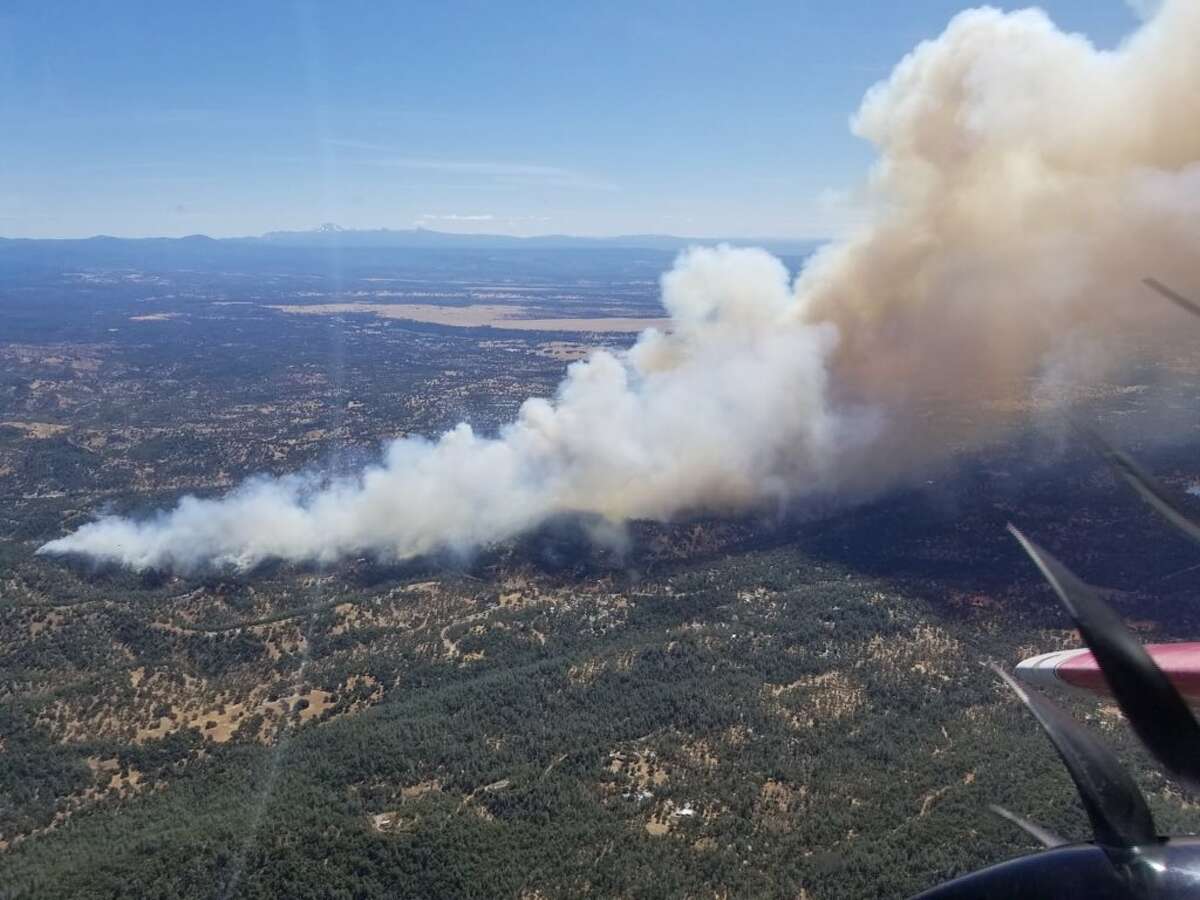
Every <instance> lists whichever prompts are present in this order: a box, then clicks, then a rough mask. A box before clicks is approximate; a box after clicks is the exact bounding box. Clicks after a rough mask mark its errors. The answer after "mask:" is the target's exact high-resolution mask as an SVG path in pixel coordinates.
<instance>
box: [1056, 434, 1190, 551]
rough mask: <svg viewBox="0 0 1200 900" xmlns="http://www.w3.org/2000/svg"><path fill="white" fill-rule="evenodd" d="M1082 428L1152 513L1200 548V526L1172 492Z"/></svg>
mask: <svg viewBox="0 0 1200 900" xmlns="http://www.w3.org/2000/svg"><path fill="white" fill-rule="evenodd" d="M1080 427H1081V428H1083V431H1084V433H1085V435H1086V436H1087V438H1088V440H1090V441H1091V442H1092V443H1093V444H1094V445H1095V446H1096V448H1097V450H1099V451H1100V453H1101V454H1102V455H1103V456H1104V458H1105V460H1106V461H1107V462H1108V464H1109V465H1110V466H1112V467H1113V469H1115V470H1116V472H1117V474H1118V475H1120V476H1121V477H1122V478H1123V479H1125V481H1126V482H1128V483H1129V486H1130V487H1131V488H1133V490H1134V491H1135V492H1136V493H1137V495H1138V496H1139V497H1141V498H1142V500H1144V501H1145V502H1146V504H1147V505H1149V506H1150V508H1151V509H1153V510H1154V511H1155V512H1156V513H1158V514H1159V515H1160V516H1162V517H1163V518H1164V519H1166V520H1167V521H1168V522H1170V523H1171V524H1172V525H1174V526H1175V527H1176V528H1178V529H1179V530H1180V531H1182V532H1183V533H1184V534H1185V535H1187V536H1188V537H1189V538H1191V539H1192V540H1193V541H1195V542H1196V543H1197V544H1200V524H1197V523H1196V522H1194V521H1192V520H1191V519H1190V518H1189V517H1188V516H1187V515H1185V514H1184V512H1183V511H1182V510H1181V509H1180V508H1179V505H1178V503H1177V502H1176V501H1175V499H1174V498H1173V497H1172V496H1171V494H1170V492H1169V491H1168V490H1167V489H1166V488H1165V487H1163V485H1162V483H1161V482H1160V481H1158V479H1156V478H1155V477H1154V476H1153V475H1151V474H1150V473H1149V472H1147V471H1146V470H1145V469H1143V468H1142V467H1141V466H1139V465H1138V464H1137V463H1136V462H1134V461H1133V459H1132V458H1130V456H1129V455H1128V454H1126V453H1122V452H1121V451H1120V450H1118V449H1116V448H1115V447H1113V446H1112V445H1110V444H1109V443H1108V442H1107V441H1106V440H1104V438H1102V437H1101V436H1100V435H1099V434H1097V433H1096V432H1095V431H1094V430H1093V429H1091V428H1086V427H1084V426H1080Z"/></svg>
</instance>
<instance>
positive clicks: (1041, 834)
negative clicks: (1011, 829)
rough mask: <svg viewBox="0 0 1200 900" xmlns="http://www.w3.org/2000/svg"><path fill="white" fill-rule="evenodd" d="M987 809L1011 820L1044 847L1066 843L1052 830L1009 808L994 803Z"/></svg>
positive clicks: (1059, 845)
mask: <svg viewBox="0 0 1200 900" xmlns="http://www.w3.org/2000/svg"><path fill="white" fill-rule="evenodd" d="M988 809H990V810H991V811H992V812H994V813H995V814H996V815H998V816H999V817H1000V818H1002V819H1007V820H1008V821H1010V822H1012V823H1013V824H1014V825H1016V826H1017V827H1018V828H1020V829H1021V830H1022V831H1024V832H1025V833H1026V834H1028V835H1029V836H1030V837H1031V838H1033V839H1034V840H1035V841H1037V842H1038V843H1039V844H1041V845H1042V846H1043V847H1045V848H1046V849H1050V848H1051V847H1061V846H1063V845H1064V844H1066V843H1067V842H1066V841H1065V840H1063V839H1062V838H1060V837H1059V836H1058V835H1057V834H1055V833H1054V832H1053V831H1050V830H1049V829H1047V828H1043V827H1042V826H1041V825H1038V824H1036V823H1034V822H1031V821H1029V820H1028V819H1027V818H1025V817H1024V816H1022V815H1018V814H1017V813H1015V812H1013V811H1012V810H1011V809H1005V808H1004V807H1003V806H1000V805H998V804H996V803H993V804H991V805H990V806H988Z"/></svg>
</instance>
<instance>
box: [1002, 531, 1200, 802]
mask: <svg viewBox="0 0 1200 900" xmlns="http://www.w3.org/2000/svg"><path fill="white" fill-rule="evenodd" d="M1008 529H1009V531H1010V532H1011V533H1012V535H1013V536H1014V537H1015V538H1016V539H1017V540H1018V541H1019V542H1020V543H1021V546H1022V547H1023V548H1024V549H1025V552H1026V553H1028V554H1029V556H1030V558H1031V559H1032V560H1033V561H1034V563H1036V564H1037V567H1038V568H1039V569H1040V570H1041V572H1042V575H1044V576H1045V578H1046V580H1047V581H1049V582H1050V585H1051V586H1052V587H1053V588H1054V590H1055V592H1056V593H1057V594H1058V596H1059V598H1060V599H1061V600H1062V602H1063V605H1064V606H1065V607H1066V608H1067V612H1068V613H1070V615H1071V618H1072V619H1074V620H1075V625H1076V627H1077V628H1078V629H1079V633H1080V634H1081V635H1082V636H1083V640H1084V642H1085V643H1086V644H1087V645H1088V649H1089V650H1091V651H1092V655H1093V656H1094V657H1095V658H1096V663H1097V664H1098V665H1099V666H1100V670H1101V671H1102V672H1103V673H1104V678H1105V680H1106V681H1107V682H1108V686H1109V688H1110V689H1111V691H1112V695H1113V698H1114V699H1115V700H1116V701H1117V705H1118V706H1120V707H1121V711H1122V712H1123V713H1125V717H1126V718H1127V719H1129V724H1130V725H1132V726H1133V730H1134V731H1135V732H1136V733H1137V735H1138V737H1139V738H1141V740H1142V743H1143V744H1145V745H1146V747H1147V749H1149V750H1150V752H1151V753H1153V754H1154V756H1155V757H1156V758H1157V759H1158V760H1159V762H1161V763H1162V765H1163V766H1164V767H1165V768H1166V769H1167V770H1168V771H1169V772H1170V773H1171V774H1172V775H1174V776H1175V777H1176V778H1178V779H1179V780H1180V781H1181V782H1182V783H1184V784H1185V785H1187V786H1188V788H1190V789H1191V790H1192V791H1196V792H1200V724H1197V722H1196V719H1195V717H1194V716H1193V715H1192V713H1191V710H1190V709H1188V705H1187V703H1186V702H1185V701H1184V699H1183V697H1181V696H1180V694H1179V691H1177V690H1176V689H1175V686H1174V685H1172V684H1171V682H1170V681H1169V680H1168V679H1167V676H1166V675H1164V674H1163V672H1162V669H1160V668H1159V667H1158V665H1157V664H1156V663H1155V662H1154V660H1153V659H1152V658H1151V657H1150V654H1148V653H1147V652H1146V650H1145V648H1144V647H1142V645H1141V643H1140V642H1139V641H1138V639H1137V637H1135V636H1134V634H1133V632H1132V631H1130V630H1129V629H1128V628H1127V627H1126V626H1125V623H1124V622H1122V621H1121V618H1120V616H1118V615H1117V614H1116V612H1114V611H1113V609H1112V607H1110V606H1109V605H1108V604H1107V603H1106V602H1105V601H1104V600H1103V599H1101V597H1100V595H1099V594H1098V593H1097V591H1096V590H1095V588H1093V587H1091V586H1090V585H1088V584H1086V583H1085V582H1084V581H1082V580H1081V579H1080V578H1079V577H1078V576H1076V575H1075V574H1074V573H1073V572H1072V571H1071V570H1070V569H1068V568H1067V567H1066V566H1064V565H1063V564H1062V563H1061V562H1059V561H1058V560H1057V559H1055V558H1054V557H1053V556H1051V555H1050V554H1049V553H1048V552H1046V551H1045V550H1044V549H1042V548H1041V547H1039V546H1038V545H1037V544H1035V543H1034V542H1033V541H1031V540H1030V539H1029V538H1027V537H1026V536H1025V535H1023V534H1022V533H1021V532H1020V531H1019V530H1018V529H1017V528H1016V527H1014V526H1012V525H1009V526H1008Z"/></svg>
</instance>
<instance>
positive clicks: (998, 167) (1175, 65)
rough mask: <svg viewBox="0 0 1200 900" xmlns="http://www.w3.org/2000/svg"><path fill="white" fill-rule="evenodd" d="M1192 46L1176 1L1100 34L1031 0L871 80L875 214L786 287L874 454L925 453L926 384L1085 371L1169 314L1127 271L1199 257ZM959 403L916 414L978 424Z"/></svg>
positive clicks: (903, 458)
mask: <svg viewBox="0 0 1200 900" xmlns="http://www.w3.org/2000/svg"><path fill="white" fill-rule="evenodd" d="M1198 50H1200V3H1195V2H1193V0H1174V2H1168V3H1166V4H1164V5H1163V6H1162V8H1161V10H1160V11H1159V12H1158V14H1157V16H1156V17H1155V18H1153V19H1151V20H1150V21H1149V22H1147V23H1146V24H1144V25H1143V26H1142V27H1141V28H1140V30H1138V31H1137V32H1136V33H1135V34H1133V35H1132V36H1131V37H1130V38H1129V39H1128V40H1127V41H1126V42H1125V43H1124V44H1123V45H1122V46H1121V47H1119V48H1118V49H1116V50H1114V51H1111V52H1106V51H1100V50H1097V49H1095V48H1094V47H1093V46H1092V45H1091V44H1090V43H1088V41H1087V40H1086V39H1085V38H1083V37H1081V36H1079V35H1071V34H1066V33H1064V32H1062V31H1059V30H1058V29H1057V28H1056V27H1055V26H1054V25H1053V24H1052V23H1051V21H1050V20H1049V19H1048V18H1047V17H1046V16H1045V15H1044V14H1043V13H1042V12H1041V11H1039V10H1026V11H1023V12H1017V13H1012V14H1007V15H1006V14H1004V13H1001V12H999V11H997V10H994V9H978V10H970V11H967V12H964V13H962V14H960V15H959V16H957V17H956V18H955V19H954V20H953V21H952V22H951V23H950V25H949V26H948V28H947V29H946V31H945V33H943V34H942V35H941V36H940V37H939V38H937V39H936V40H933V41H928V42H925V43H923V44H921V45H920V46H919V47H918V48H917V49H916V50H914V51H913V52H912V53H911V54H910V55H909V56H908V57H906V58H905V59H904V60H903V61H902V62H901V63H900V64H899V65H898V66H897V67H896V69H895V71H894V72H893V73H892V75H891V77H890V79H888V80H887V81H886V82H883V83H881V84H879V85H876V86H875V87H874V88H872V89H871V91H870V92H869V93H868V94H867V96H866V98H865V100H864V102H863V104H862V107H861V109H860V110H859V112H858V115H857V116H856V117H855V119H854V123H853V125H854V129H855V131H856V133H858V134H859V135H861V136H862V137H864V138H867V139H868V140H870V141H872V142H873V143H874V144H875V145H876V146H877V147H878V149H879V153H880V158H879V161H878V163H877V164H876V166H875V169H874V171H873V173H872V177H871V184H870V190H871V197H872V199H873V200H874V202H875V203H876V206H877V208H876V212H875V216H874V222H873V224H872V225H871V226H870V227H869V228H867V229H865V230H864V231H863V232H862V233H861V234H860V235H858V236H857V237H855V238H854V239H852V240H850V241H848V242H845V243H843V244H840V245H837V246H833V247H830V248H828V249H826V250H825V251H824V252H823V253H822V254H820V256H819V257H818V258H817V259H816V260H814V261H813V262H812V263H811V264H810V265H809V266H808V267H807V269H806V271H805V272H804V274H803V275H802V277H801V278H800V280H799V283H798V285H797V293H798V295H799V297H800V298H801V300H802V307H803V311H802V315H803V316H804V317H805V318H806V319H808V320H810V321H822V322H832V323H835V324H837V326H838V328H839V331H840V334H841V339H842V340H841V345H840V348H839V351H838V353H837V355H836V358H835V359H834V360H833V362H832V368H833V374H832V378H833V380H834V382H835V384H836V385H837V386H838V389H839V396H840V398H842V399H844V398H846V397H850V398H855V399H858V400H861V401H865V402H869V403H871V404H873V405H875V406H878V407H879V408H881V409H883V410H885V411H886V413H887V415H888V418H889V420H890V422H891V423H892V425H893V426H894V427H893V428H891V429H889V436H890V439H891V441H892V444H893V446H892V451H893V452H892V455H891V458H892V459H893V460H894V461H895V463H896V464H895V466H893V467H892V468H903V467H904V466H907V465H909V464H910V463H911V457H912V455H913V454H928V453H930V452H931V451H933V450H934V449H935V448H933V447H931V446H930V442H929V440H928V434H927V432H926V430H925V429H924V428H922V427H921V426H920V425H919V424H918V422H919V420H921V419H922V418H928V416H929V413H930V410H931V400H932V401H944V402H948V403H950V404H951V405H952V406H954V407H956V408H957V409H959V410H969V408H970V407H971V405H972V404H974V405H975V407H976V409H977V410H978V408H979V407H980V406H982V405H986V404H988V403H992V402H995V401H997V400H1000V399H1005V398H1014V397H1015V398H1019V397H1022V396H1027V395H1028V394H1029V393H1030V391H1031V387H1030V385H1029V384H1028V380H1029V379H1030V378H1035V377H1037V376H1040V375H1045V374H1046V373H1052V374H1053V375H1054V376H1055V377H1060V378H1065V377H1068V376H1069V374H1070V370H1071V369H1073V368H1077V369H1078V370H1079V371H1078V373H1077V374H1078V376H1079V377H1080V378H1086V377H1088V376H1089V375H1094V374H1095V373H1096V371H1097V369H1098V368H1099V367H1098V365H1097V363H1098V362H1099V360H1100V359H1101V358H1103V357H1104V356H1105V355H1110V356H1111V357H1112V358H1111V359H1109V362H1110V363H1113V364H1117V363H1119V362H1120V361H1121V357H1122V354H1124V353H1127V352H1128V341H1124V340H1123V338H1125V337H1126V336H1127V334H1128V333H1129V332H1131V331H1134V330H1136V331H1138V333H1139V334H1142V335H1143V336H1144V335H1146V334H1153V331H1152V330H1151V329H1147V328H1145V327H1144V326H1145V325H1147V324H1150V325H1153V324H1155V323H1157V322H1162V323H1163V324H1164V325H1165V326H1167V327H1169V326H1170V325H1171V324H1174V325H1176V326H1178V325H1179V324H1180V323H1179V320H1178V319H1177V318H1170V317H1169V314H1167V311H1166V310H1165V308H1163V306H1162V304H1161V302H1160V301H1159V300H1158V299H1157V298H1154V297H1153V296H1151V295H1150V294H1149V293H1147V292H1146V291H1145V290H1144V289H1142V288H1141V286H1140V284H1139V282H1140V279H1141V277H1142V276H1144V275H1147V274H1158V273H1161V277H1163V278H1165V279H1167V280H1169V281H1175V282H1176V283H1178V284H1182V285H1195V284H1196V283H1197V276H1198V275H1200V266H1197V265H1196V263H1195V253H1196V250H1197V248H1198V247H1200V128H1197V127H1196V123H1197V122H1198V121H1200V90H1198V89H1197V87H1198V86H1200V52H1197V51H1198ZM1167 318H1169V321H1165V322H1164V321H1163V320H1164V319H1167ZM1122 344H1124V345H1125V346H1124V347H1122V346H1121V345H1122ZM1081 350H1082V351H1084V352H1080V351H1081ZM932 408H936V406H935V407H932ZM966 418H967V419H969V421H959V422H958V423H957V424H956V422H955V421H953V420H951V419H950V417H944V418H943V419H942V420H940V421H933V422H931V423H930V424H931V425H932V427H933V428H934V431H935V432H937V433H938V434H940V435H941V436H942V437H944V438H945V439H947V440H970V439H971V437H972V436H973V435H972V430H973V429H975V428H977V427H981V428H982V429H984V430H985V429H986V427H987V425H988V423H987V422H985V421H981V419H983V418H984V417H983V416H982V415H975V416H973V417H970V416H968V417H966ZM874 462H875V463H876V464H877V465H880V464H882V465H883V466H884V467H885V468H887V467H888V466H887V462H886V461H881V460H879V459H878V458H876V459H875V460H874Z"/></svg>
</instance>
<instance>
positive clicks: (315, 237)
mask: <svg viewBox="0 0 1200 900" xmlns="http://www.w3.org/2000/svg"><path fill="white" fill-rule="evenodd" d="M248 240H259V241H265V242H267V243H271V244H278V245H284V246H291V247H313V246H326V245H329V244H337V245H339V246H343V247H405V248H418V247H447V248H454V249H463V248H470V249H480V250H490V249H504V248H512V249H526V250H551V249H557V248H565V249H571V250H576V249H582V248H587V247H597V248H621V249H629V250H665V251H677V250H683V249H684V248H686V247H694V246H697V245H699V246H715V245H717V244H732V245H733V246H736V247H764V248H766V249H767V250H770V251H771V252H772V253H779V254H783V255H797V254H807V253H811V252H812V250H813V249H814V248H815V247H818V246H820V245H821V244H822V243H824V242H823V241H816V240H805V241H801V240H788V239H784V238H739V237H729V238H690V237H677V236H675V235H669V234H623V235H618V236H616V237H577V236H574V235H568V234H544V235H538V236H536V237H514V236H513V235H507V234H461V233H452V232H447V231H431V230H429V229H426V228H408V229H392V228H377V229H370V230H361V231H360V230H351V229H343V228H339V227H338V226H337V225H322V226H321V227H319V228H315V229H313V230H311V231H270V232H268V233H266V234H264V235H263V236H262V237H260V238H249V239H248Z"/></svg>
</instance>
